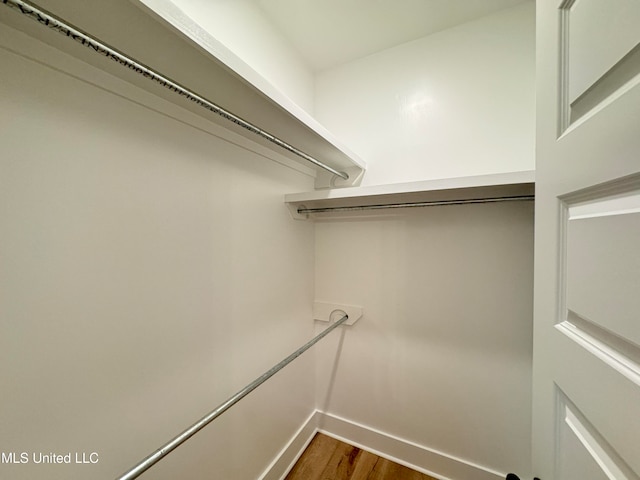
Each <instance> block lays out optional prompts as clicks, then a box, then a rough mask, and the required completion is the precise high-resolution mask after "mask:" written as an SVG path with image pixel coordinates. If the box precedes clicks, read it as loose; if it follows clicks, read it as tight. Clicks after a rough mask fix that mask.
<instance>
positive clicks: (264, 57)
mask: <svg viewBox="0 0 640 480" xmlns="http://www.w3.org/2000/svg"><path fill="white" fill-rule="evenodd" d="M173 3H175V4H176V5H177V6H178V7H179V8H180V9H182V10H183V11H184V13H185V14H186V15H188V16H189V17H191V18H192V19H193V20H194V21H196V22H197V23H198V24H199V25H200V26H201V27H202V28H204V29H205V30H207V31H208V32H210V33H211V34H212V35H213V36H214V37H215V38H216V40H218V41H220V42H221V43H222V44H223V45H224V46H226V47H227V48H228V49H229V50H231V51H232V52H233V53H235V54H236V55H237V56H238V57H239V58H241V59H242V60H243V61H244V62H246V63H247V64H248V65H249V66H250V67H251V68H253V69H254V70H255V71H256V72H258V73H259V74H260V75H262V76H263V77H264V78H265V79H266V80H267V81H269V82H270V83H271V84H272V85H273V86H274V87H276V88H277V89H278V90H280V92H282V93H283V94H285V95H286V96H288V97H289V98H290V99H291V100H293V101H294V102H295V103H296V104H297V105H298V106H300V107H302V108H303V109H304V110H306V111H307V113H310V114H313V109H314V78H313V74H312V72H311V69H310V68H309V67H308V66H307V65H306V64H305V62H304V60H303V59H302V57H301V56H300V54H299V53H298V52H297V51H296V50H295V46H293V45H291V44H290V43H289V42H288V41H287V40H286V39H285V38H284V37H283V35H282V33H280V32H279V31H278V30H277V29H276V28H275V27H274V26H273V25H272V24H271V23H270V22H269V20H267V18H266V17H265V16H264V14H263V13H262V11H261V10H260V7H259V5H258V4H257V3H256V2H252V1H249V0H216V1H210V0H173Z"/></svg>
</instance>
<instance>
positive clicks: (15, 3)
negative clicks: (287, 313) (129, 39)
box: [2, 0, 349, 180]
mask: <svg viewBox="0 0 640 480" xmlns="http://www.w3.org/2000/svg"><path fill="white" fill-rule="evenodd" d="M2 3H4V4H5V5H7V6H9V7H13V8H15V9H17V10H19V11H20V12H22V13H23V14H24V15H27V16H28V17H30V18H32V19H33V20H36V21H38V22H39V23H41V24H43V25H46V26H47V27H49V28H52V29H53V30H56V31H58V32H60V33H62V34H63V35H66V36H67V37H69V38H71V39H73V40H75V41H77V42H78V43H80V44H81V45H84V46H85V47H88V48H90V49H91V50H93V51H95V52H96V53H98V54H100V55H103V56H106V57H108V58H110V59H112V60H114V61H116V62H118V63H119V64H120V65H122V66H123V67H126V68H128V69H129V70H132V71H134V72H135V73H137V74H139V75H142V76H143V77H145V78H148V79H150V80H153V81H154V82H156V83H158V84H160V85H162V86H163V87H165V88H167V89H169V90H171V91H173V92H175V93H177V94H178V95H181V96H183V97H185V98H187V99H189V100H191V101H192V102H194V103H196V104H198V105H200V106H201V107H203V108H206V109H207V110H209V111H211V112H213V113H216V114H218V115H220V116H221V117H223V118H225V119H226V120H229V121H230V122H233V123H235V124H236V125H239V126H241V127H243V128H245V129H247V130H249V131H250V132H252V133H255V134H256V135H258V136H260V137H262V138H264V139H266V140H268V141H269V142H271V143H273V144H275V145H277V146H279V147H280V148H283V149H284V150H287V151H289V152H291V153H293V154H294V155H297V156H298V157H300V158H302V159H304V160H306V161H308V162H310V163H313V164H314V165H316V166H318V167H320V168H322V169H324V170H326V171H327V172H330V173H332V174H334V175H337V176H338V177H340V178H343V179H345V180H348V179H349V175H348V174H346V173H344V172H339V171H338V170H336V169H334V168H332V167H330V166H329V165H326V164H324V163H322V162H321V161H319V160H317V159H315V158H314V157H312V156H311V155H309V154H307V153H305V152H303V151H302V150H299V149H297V148H296V147H294V146H293V145H291V144H289V143H287V142H285V141H284V140H281V139H280V138H278V137H276V136H274V135H272V134H270V133H269V132H267V131H266V130H263V129H261V128H260V127H257V126H256V125H254V124H252V123H250V122H248V121H246V120H244V119H242V118H240V117H238V116H237V115H235V114H233V113H231V112H230V111H228V110H225V109H224V108H222V107H221V106H219V105H216V104H215V103H213V102H211V101H209V100H207V99H206V98H204V97H202V96H200V95H198V94H197V93H195V92H194V91H193V90H189V89H188V88H186V87H184V86H182V85H180V84H179V83H176V82H174V81H173V80H170V79H169V78H168V77H165V76H164V75H162V74H161V73H159V72H157V71H155V70H153V69H151V68H149V67H147V66H146V65H143V64H142V63H140V62H138V61H136V60H134V59H133V58H131V57H129V56H127V55H125V54H124V53H122V52H120V51H118V50H116V49H115V48H112V47H110V46H108V45H106V44H105V43H102V42H101V41H100V40H98V39H97V38H95V37H92V36H90V35H89V34H88V33H85V32H82V31H80V30H78V29H77V28H75V27H73V26H71V25H69V24H68V23H66V22H65V21H64V20H62V19H60V18H58V17H56V16H54V15H52V14H51V13H48V12H45V11H44V10H41V9H40V8H38V7H36V6H34V5H32V4H30V3H27V2H24V1H23V0H2Z"/></svg>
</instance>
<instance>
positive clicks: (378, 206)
mask: <svg viewBox="0 0 640 480" xmlns="http://www.w3.org/2000/svg"><path fill="white" fill-rule="evenodd" d="M528 200H535V196H534V195H520V196H515V197H492V198H477V199H467V200H436V201H433V202H408V203H384V204H376V205H360V206H353V207H322V208H306V207H300V208H298V210H297V211H298V213H299V214H300V215H304V214H307V213H327V212H352V211H360V210H382V209H387V208H415V207H436V206H440V205H466V204H469V203H497V202H521V201H528Z"/></svg>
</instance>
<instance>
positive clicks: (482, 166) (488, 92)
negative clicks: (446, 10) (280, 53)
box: [315, 2, 535, 185]
mask: <svg viewBox="0 0 640 480" xmlns="http://www.w3.org/2000/svg"><path fill="white" fill-rule="evenodd" d="M534 22H535V12H534V2H526V3H523V4H521V5H519V6H516V7H514V8H511V9H508V10H503V11H501V12H498V13H496V14H493V15H490V16H487V17H484V18H481V19H479V20H475V21H472V22H469V23H465V24H462V25H460V26H457V27H454V28H451V29H448V30H445V31H442V32H440V33H436V34H434V35H431V36H428V37H424V38H422V39H419V40H416V41H413V42H409V43H406V44H403V45H401V46H398V47H395V48H391V49H389V50H385V51H382V52H380V53H377V54H374V55H371V56H368V57H365V58H362V59H360V60H356V61H354V62H351V63H348V64H346V65H343V66H341V67H337V68H335V69H332V70H328V71H324V72H320V73H319V74H318V75H317V77H316V100H315V104H316V106H315V117H316V118H317V119H318V121H319V122H320V123H322V124H323V125H325V126H326V127H327V128H328V130H329V131H331V132H332V133H333V134H335V135H336V136H337V137H338V138H340V139H342V140H343V141H344V142H345V144H347V145H348V146H349V147H350V148H351V149H352V150H353V151H354V152H356V153H357V154H359V155H360V157H361V158H363V159H364V160H365V161H366V162H367V165H368V169H367V172H366V174H365V176H364V179H363V182H362V184H363V185H375V184H385V183H398V182H408V181H414V180H428V179H436V178H447V177H457V176H468V175H481V174H490V173H502V172H509V171H521V170H532V169H533V168H534V127H535V122H534V115H535V110H534V107H535V105H534V94H535V85H534V80H535V23H534Z"/></svg>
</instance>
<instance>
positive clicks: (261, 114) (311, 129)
mask: <svg viewBox="0 0 640 480" xmlns="http://www.w3.org/2000/svg"><path fill="white" fill-rule="evenodd" d="M40 3H42V4H43V5H46V8H47V10H48V12H49V13H50V14H52V15H53V16H55V17H58V18H60V19H61V20H63V21H64V22H65V23H67V24H70V25H71V26H73V27H74V28H75V29H77V30H80V31H82V32H85V33H86V34H88V35H89V36H92V37H95V38H97V39H98V40H99V41H100V42H101V43H104V44H106V45H108V46H110V47H112V48H113V49H115V50H118V51H120V52H122V53H123V54H125V55H126V56H127V57H130V58H132V59H134V60H135V61H136V62H137V63H138V64H141V65H143V66H145V67H148V68H149V69H151V70H153V71H155V72H158V73H160V74H161V75H162V76H163V77H166V78H168V79H170V80H171V81H172V82H175V83H176V84H179V85H181V86H183V87H185V88H186V89H188V90H190V91H193V92H195V93H196V94H197V95H198V96H200V97H203V98H205V99H206V100H208V101H210V102H212V103H214V104H216V105H218V106H219V107H222V108H223V109H225V110H227V111H229V112H231V113H233V114H234V115H236V116H237V117H240V118H241V119H243V120H245V121H246V122H249V123H251V124H253V125H255V126H257V127H259V129H261V130H264V131H265V132H268V134H270V135H273V136H275V137H278V138H279V139H281V140H282V141H284V142H285V143H287V144H290V145H291V146H293V147H295V148H296V149H299V150H301V151H302V152H304V153H306V154H307V155H309V156H311V157H313V158H315V159H317V160H318V161H320V162H322V163H324V164H326V165H327V166H329V167H331V168H332V169H335V170H337V171H339V172H347V173H348V174H349V176H350V177H351V179H354V178H356V179H357V178H358V177H359V176H360V175H361V173H362V171H363V170H364V168H365V164H364V162H363V161H362V160H360V159H359V158H358V157H357V156H356V155H355V154H353V153H352V152H350V151H349V150H348V149H347V148H346V147H345V146H344V145H342V144H341V143H340V142H339V141H338V140H337V139H335V138H334V137H333V136H332V135H331V134H330V133H329V132H328V131H327V130H326V129H324V128H323V127H322V126H321V125H320V124H319V123H318V122H316V121H315V120H314V119H313V118H312V117H311V116H309V115H308V114H307V113H306V112H305V111H303V110H302V109H301V108H300V107H298V106H297V105H295V104H294V103H293V102H292V101H291V100H290V99H288V98H287V97H286V96H285V95H283V94H282V93H280V92H279V91H277V90H276V89H275V88H274V87H273V86H272V85H270V84H269V83H268V82H267V81H266V80H265V79H264V78H261V77H260V76H259V75H258V74H257V73H256V72H255V71H253V70H252V69H251V68H250V67H249V66H248V65H246V64H244V63H243V62H242V60H241V59H239V58H238V57H236V56H234V55H233V54H232V53H231V52H230V51H229V50H228V49H226V48H225V47H224V46H223V45H222V44H220V42H218V41H217V40H216V39H215V38H214V37H213V36H212V35H211V34H209V33H207V32H206V31H204V30H202V29H201V28H200V27H199V26H198V25H197V24H196V23H194V22H193V21H192V20H191V19H189V18H188V17H186V16H185V15H184V14H183V13H182V12H181V11H180V10H179V9H178V8H177V7H176V6H175V5H174V4H173V3H172V2H171V1H170V0H110V1H109V2H104V1H100V0H51V1H47V2H38V1H37V0H36V2H35V5H36V6H37V5H38V4H40ZM38 8H40V7H38ZM0 23H3V24H6V25H8V26H10V27H13V28H15V29H16V30H19V31H22V32H24V33H26V34H27V35H29V36H32V37H35V38H37V39H39V40H41V41H43V42H45V43H47V44H48V45H51V46H53V47H55V48H57V49H59V50H61V51H63V52H65V53H67V54H70V55H72V56H74V57H76V58H79V59H81V60H83V61H85V62H87V63H89V64H91V65H93V66H95V67H98V68H100V69H101V70H104V71H106V72H108V73H110V74H112V75H114V76H116V77H119V78H121V79H124V80H126V81H127V82H129V83H132V84H134V85H136V86H138V87H141V88H142V89H144V90H146V91H148V92H151V93H153V94H155V95H157V96H159V97H162V98H163V99H165V100H168V101H170V102H172V103H174V104H176V105H179V106H181V107H184V108H185V109H188V110H190V111H191V112H193V113H195V114H197V115H198V116H200V117H204V118H206V119H208V120H210V121H212V122H213V123H215V124H217V125H220V126H222V127H224V128H226V129H227V130H229V131H231V132H234V133H235V134H237V135H241V136H242V137H244V138H246V139H248V140H249V141H251V142H254V143H256V144H258V145H262V146H263V147H266V148H268V149H269V151H270V152H273V155H272V154H268V156H270V157H272V158H274V159H275V160H280V159H284V158H286V159H288V160H287V161H294V162H296V164H298V165H303V167H302V170H304V171H307V172H308V173H311V174H313V173H314V172H315V175H316V179H317V181H316V183H317V185H318V186H322V185H327V186H328V185H330V184H331V180H332V179H333V177H334V175H333V174H331V173H329V172H325V171H324V170H322V169H321V168H320V167H318V166H315V165H313V164H312V163H309V162H308V161H306V160H304V159H302V158H300V156H297V155H296V154H294V153H292V152H290V151H287V150H285V149H283V148H281V147H280V146H278V145H275V144H274V143H273V142H272V141H270V140H269V139H265V138H263V137H261V136H259V135H256V133H255V132H252V131H249V130H247V128H246V127H242V126H240V125H237V124H234V123H232V122H230V121H229V120H228V119H225V118H223V117H221V116H220V115H217V114H216V113H213V112H211V111H209V110H207V109H205V108H202V106H201V105H198V104H197V103H196V102H194V101H192V100H190V99H188V98H185V96H184V95H180V94H177V93H176V92H175V91H171V90H170V89H168V88H166V86H161V85H159V84H158V83H156V82H154V81H152V80H149V78H145V76H144V75H142V74H140V73H139V72H138V73H136V72H135V71H134V69H132V68H130V67H129V68H128V67H123V65H121V64H119V63H118V61H114V60H113V59H112V58H109V57H108V56H106V55H104V54H103V53H102V52H98V51H96V49H94V48H92V47H91V46H89V47H88V46H86V45H82V44H81V42H80V41H78V40H76V41H74V40H73V39H70V38H69V37H68V36H67V35H61V34H60V32H59V31H56V30H55V29H54V28H51V25H48V26H47V25H45V22H44V21H34V18H33V16H31V17H30V16H29V15H25V14H24V13H21V12H20V10H19V8H15V7H14V8H9V7H7V6H3V7H2V8H0ZM115 93H118V92H115ZM237 135H236V136H237ZM285 163H286V162H285ZM338 178H339V177H338ZM333 180H334V184H335V185H351V184H352V183H350V182H349V181H344V180H341V179H340V181H339V182H337V183H336V182H335V179H333ZM342 182H344V183H342Z"/></svg>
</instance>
